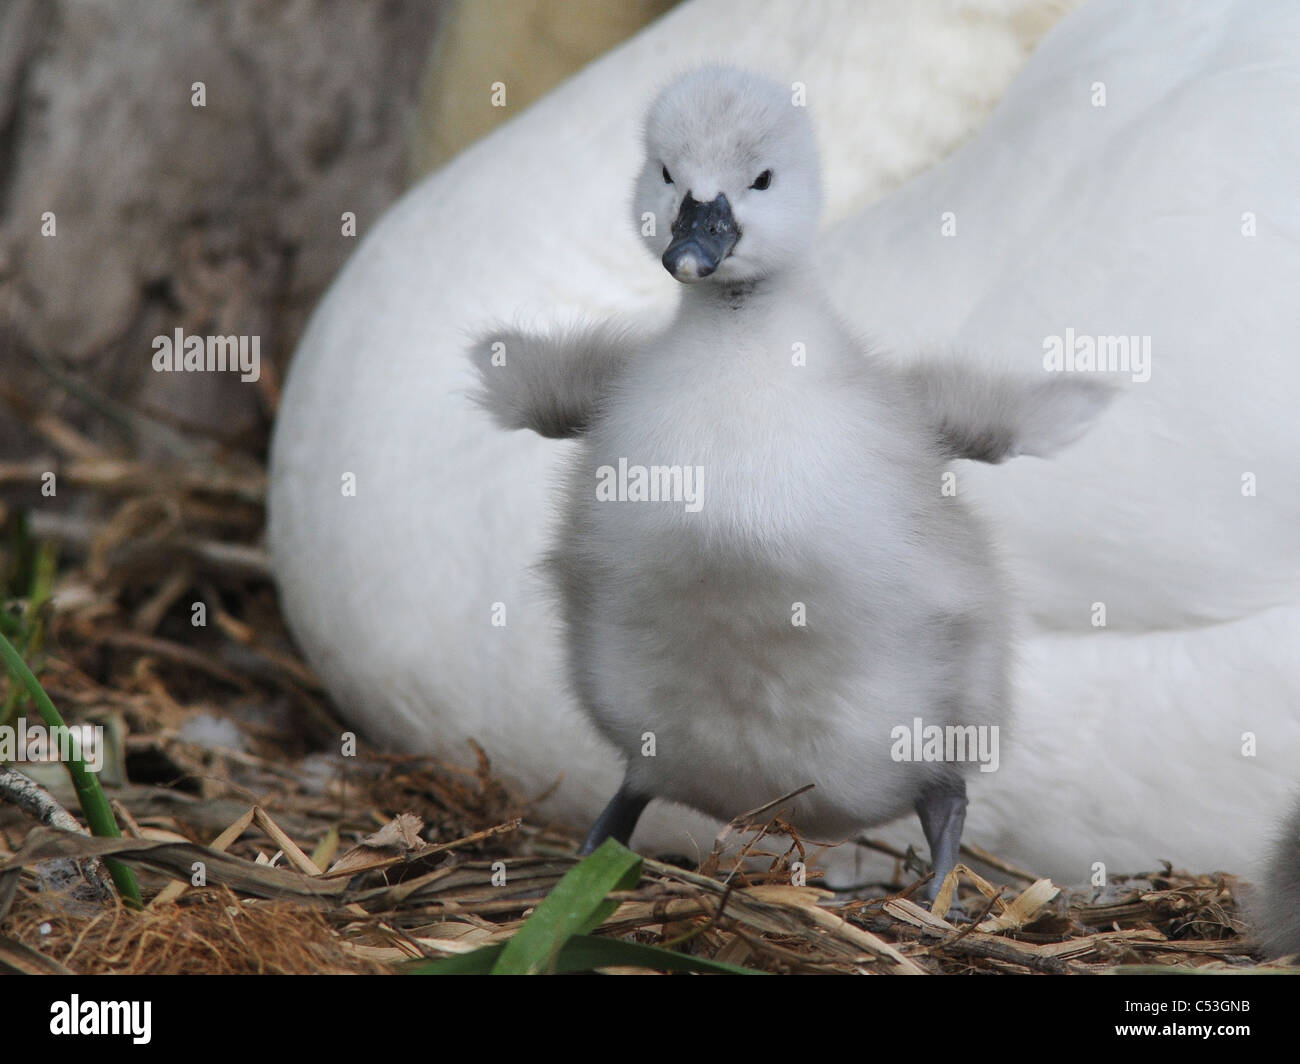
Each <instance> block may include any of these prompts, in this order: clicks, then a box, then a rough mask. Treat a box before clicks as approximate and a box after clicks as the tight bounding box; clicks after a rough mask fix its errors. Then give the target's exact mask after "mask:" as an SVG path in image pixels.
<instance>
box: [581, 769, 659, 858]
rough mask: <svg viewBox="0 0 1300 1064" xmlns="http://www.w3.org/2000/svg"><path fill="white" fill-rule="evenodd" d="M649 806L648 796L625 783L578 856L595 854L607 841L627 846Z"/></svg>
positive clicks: (597, 820) (598, 821)
mask: <svg viewBox="0 0 1300 1064" xmlns="http://www.w3.org/2000/svg"><path fill="white" fill-rule="evenodd" d="M649 804H650V798H649V797H648V796H647V795H644V794H637V793H636V792H635V791H633V790H631V789H630V788H629V787H628V785H627V783H626V782H624V784H623V786H621V787H620V788H619V789H618V792H617V793H616V794H615V795H614V797H613V798H611V799H610V800H609V805H607V806H605V808H604V810H603V811H602V812H601V814H600V816H598V817H597V818H596V822H595V823H594V824H592V826H591V830H590V831H589V832H587V837H586V839H585V840H584V841H583V843H582V849H580V850H579V851H578V856H579V857H586V856H587V855H588V854H589V853H594V852H595V850H596V849H597V848H598V847H599V846H600V844H601V843H602V842H604V841H605V840H606V839H618V841H619V842H621V843H622V844H623V845H624V846H626V845H627V842H628V839H630V838H631V837H632V832H634V831H635V830H636V823H637V821H638V820H640V819H641V814H642V812H644V810H645V807H646V806H647V805H649Z"/></svg>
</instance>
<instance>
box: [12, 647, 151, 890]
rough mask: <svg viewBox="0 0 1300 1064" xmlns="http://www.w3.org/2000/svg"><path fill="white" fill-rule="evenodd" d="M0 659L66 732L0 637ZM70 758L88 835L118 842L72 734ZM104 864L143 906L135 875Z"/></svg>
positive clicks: (50, 721)
mask: <svg viewBox="0 0 1300 1064" xmlns="http://www.w3.org/2000/svg"><path fill="white" fill-rule="evenodd" d="M0 657H3V658H4V660H5V664H6V665H7V666H8V667H9V673H10V675H11V676H13V678H14V680H15V682H18V683H21V684H23V686H25V687H26V688H27V691H28V693H29V694H30V695H31V696H32V701H33V702H35V703H36V708H37V710H38V711H39V712H40V714H41V717H42V718H43V719H44V721H45V726H46V727H47V728H49V729H50V730H51V732H53V733H55V734H57V732H55V729H65V730H66V728H67V725H66V724H64V723H63V717H61V716H60V715H59V711H58V710H57V709H55V708H54V703H53V702H51V701H50V696H49V695H47V694H46V693H45V688H43V687H42V686H41V684H40V681H39V680H37V679H36V676H35V675H34V674H33V673H32V670H31V669H29V668H28V667H27V662H25V661H23V658H22V655H21V654H19V653H18V651H17V650H15V649H14V646H13V644H12V643H10V642H9V640H8V639H6V638H5V636H4V634H3V633H0ZM72 750H73V754H72V757H71V758H69V759H68V761H67V769H68V775H69V776H71V777H72V786H73V787H74V788H75V789H76V792H77V800H78V801H79V802H80V803H81V811H82V812H83V813H85V815H86V821H87V822H88V823H89V824H90V831H91V834H93V835H100V836H102V837H105V838H113V839H116V838H120V837H121V834H122V833H121V832H120V831H119V830H118V828H117V820H116V819H114V817H113V810H112V809H111V808H110V806H109V804H108V796H107V795H106V794H104V788H103V787H101V786H100V785H99V779H98V778H97V777H96V776H95V774H94V773H93V772H91V771H90V770H89V769H88V768H86V763H85V762H84V761H83V760H82V758H81V749H80V746H79V744H78V743H77V741H76V738H75V733H74V737H73V742H72ZM104 864H105V865H107V866H108V871H109V873H110V874H111V875H112V877H113V882H114V883H115V884H116V886H117V891H118V893H119V894H120V895H121V896H122V899H123V900H124V901H126V902H127V904H129V905H134V906H136V907H137V908H141V907H143V905H144V902H143V900H142V899H141V897H140V887H139V884H137V883H136V879H135V873H134V872H132V871H131V869H129V868H128V867H127V866H126V865H124V864H122V863H121V862H120V861H113V860H108V859H106V860H105V861H104Z"/></svg>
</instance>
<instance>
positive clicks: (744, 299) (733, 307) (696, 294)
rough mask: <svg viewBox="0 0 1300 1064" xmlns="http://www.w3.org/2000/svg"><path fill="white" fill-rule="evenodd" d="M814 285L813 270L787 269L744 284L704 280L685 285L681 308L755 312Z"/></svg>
mask: <svg viewBox="0 0 1300 1064" xmlns="http://www.w3.org/2000/svg"><path fill="white" fill-rule="evenodd" d="M814 285H815V281H814V279H813V277H812V275H811V271H809V270H808V269H806V268H802V269H801V268H788V269H784V270H781V271H779V272H776V273H769V274H764V275H763V276H762V277H754V278H750V279H748V280H743V281H701V282H699V283H697V284H690V285H683V286H682V287H683V289H684V292H683V294H682V309H683V310H689V311H691V312H693V313H696V314H700V313H703V314H710V315H711V314H724V315H731V314H735V313H738V312H740V313H744V312H748V313H755V312H760V313H761V312H762V311H765V310H767V309H769V308H771V307H772V306H773V304H775V303H777V302H779V301H781V300H783V299H788V298H789V297H790V296H791V295H794V294H797V293H803V294H809V293H810V292H811V290H812V288H813V286H814Z"/></svg>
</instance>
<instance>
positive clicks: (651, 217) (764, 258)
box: [633, 67, 821, 283]
mask: <svg viewBox="0 0 1300 1064" xmlns="http://www.w3.org/2000/svg"><path fill="white" fill-rule="evenodd" d="M645 144H646V160H645V166H644V168H643V170H642V172H641V175H640V177H639V178H638V179H637V183H636V189H635V192H634V194H633V207H634V209H635V212H636V225H637V228H638V230H639V231H640V232H641V234H642V236H643V237H644V238H645V241H646V243H647V245H648V246H649V247H650V248H651V249H652V250H653V251H654V253H655V254H656V255H659V256H661V257H662V261H663V264H664V268H665V269H666V270H668V272H669V273H671V274H672V275H673V276H674V277H675V278H677V280H679V281H682V282H686V283H691V282H695V281H701V280H704V279H705V278H708V279H709V280H711V281H719V282H723V283H730V282H737V281H751V280H756V279H758V278H760V277H764V276H767V275H768V274H771V273H774V272H777V271H779V270H781V269H783V268H785V267H787V266H790V265H792V264H794V263H795V262H797V261H798V260H799V259H800V258H801V257H802V256H803V255H804V253H805V252H806V251H807V250H808V248H809V247H810V246H811V244H812V241H813V237H814V236H815V235H816V231H817V217H818V214H819V212H820V210H821V178H820V174H819V170H818V165H817V144H816V140H815V139H814V137H813V131H812V124H811V123H810V122H809V121H808V116H807V114H806V113H805V109H804V107H803V106H802V105H797V104H796V103H795V102H794V96H793V93H792V91H791V89H789V88H787V87H786V86H783V85H779V84H777V83H776V82H774V81H770V80H768V79H767V78H764V77H760V76H759V75H757V74H751V73H749V72H747V71H743V70H736V69H732V68H729V67H705V68H703V69H701V70H696V71H694V72H693V73H690V74H687V75H686V76H685V77H682V78H680V79H678V80H677V81H675V82H673V84H672V85H670V86H669V87H668V88H667V89H665V90H664V91H663V93H661V94H660V96H659V98H658V99H657V100H656V101H655V102H654V104H653V106H652V107H651V108H650V114H649V116H648V118H647V120H646V131H645Z"/></svg>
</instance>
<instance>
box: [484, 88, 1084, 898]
mask: <svg viewBox="0 0 1300 1064" xmlns="http://www.w3.org/2000/svg"><path fill="white" fill-rule="evenodd" d="M645 143H646V160H645V165H644V168H643V170H642V172H641V174H640V176H639V177H638V179H637V182H636V188H635V194H634V203H633V207H634V214H635V223H636V225H637V228H638V230H639V231H640V232H641V233H642V235H643V236H644V237H645V239H646V241H647V243H648V244H649V245H650V247H651V248H652V249H653V251H654V252H655V254H656V255H658V256H660V258H661V261H662V263H663V265H664V267H665V268H666V269H667V271H668V272H669V273H670V274H671V275H672V276H673V277H674V278H676V279H677V280H678V281H680V282H682V286H683V288H682V300H681V304H680V307H679V309H678V311H677V314H676V316H675V318H674V319H673V321H672V323H671V324H670V325H669V327H668V328H667V329H666V330H665V331H664V332H662V333H660V334H658V335H655V336H651V337H638V336H636V335H634V334H633V333H631V332H630V331H628V330H626V329H624V328H621V327H619V326H617V325H612V324H597V325H593V326H590V327H580V328H574V329H570V330H568V331H565V332H560V333H554V334H550V335H531V334H526V333H523V332H520V331H518V330H498V331H496V332H494V333H492V334H491V335H488V336H486V337H485V338H484V340H483V341H482V342H481V343H480V344H477V345H476V346H475V348H474V352H473V354H474V359H475V362H476V365H477V366H478V369H479V372H480V376H481V379H482V383H483V392H482V394H481V395H480V396H479V400H480V402H481V403H482V404H483V405H484V406H485V407H486V409H487V410H488V411H489V412H490V413H491V414H492V416H493V417H494V418H495V419H496V420H497V421H498V422H499V423H500V424H501V425H503V426H505V427H507V428H530V429H533V430H534V431H536V432H538V433H540V434H542V435H543V436H550V437H580V438H581V445H580V449H579V451H578V453H577V454H576V456H575V459H574V461H573V463H572V465H571V467H570V469H569V471H568V478H567V484H566V489H567V491H566V495H567V498H566V501H565V503H564V506H563V510H562V513H561V515H560V519H559V524H558V530H557V535H556V538H555V547H554V550H553V551H552V553H551V555H550V559H549V567H550V570H551V573H552V575H553V578H554V582H555V585H556V587H557V588H558V590H559V596H560V602H561V607H562V613H563V617H564V621H565V625H566V631H567V648H568V661H569V670H570V679H571V682H572V685H573V687H574V689H575V692H576V694H577V697H578V699H579V701H580V703H581V705H582V706H583V708H584V709H585V711H586V712H587V713H588V714H589V715H590V717H591V719H592V720H593V721H594V722H595V724H596V725H597V727H598V728H599V729H600V730H601V731H602V732H603V733H604V734H605V735H606V736H607V737H608V738H609V739H610V740H611V741H612V742H613V743H614V744H615V745H616V746H617V747H618V748H619V749H620V750H622V751H623V752H624V754H625V755H626V757H627V770H626V775H625V777H624V781H623V785H622V787H621V788H620V790H619V791H618V793H617V794H616V795H615V796H614V798H613V800H612V801H611V802H610V804H609V806H608V807H607V808H606V810H605V811H604V813H602V814H601V816H600V818H599V819H598V820H597V822H596V824H595V826H594V827H593V828H592V830H591V833H590V835H589V836H588V838H587V841H586V843H585V846H584V850H585V851H590V850H591V849H593V848H594V847H595V846H596V845H598V844H599V843H600V842H601V841H603V840H604V839H605V838H607V837H610V836H613V837H615V838H618V839H620V840H621V841H624V842H626V841H628V839H629V838H630V836H631V834H632V831H633V829H634V828H635V826H636V822H637V819H638V817H639V816H640V814H641V811H642V810H643V809H644V808H645V806H646V804H647V803H648V802H649V801H650V800H651V799H652V798H667V799H671V800H674V801H677V802H682V803H685V804H686V805H690V806H693V807H695V808H697V809H700V810H703V811H704V812H707V813H710V814H712V815H714V816H716V817H719V818H722V819H724V820H725V819H728V818H731V817H734V816H735V815H737V814H738V813H741V812H743V811H745V810H747V809H750V808H754V807H757V806H760V805H762V804H764V803H766V802H768V801H770V800H772V799H774V798H778V797H780V796H781V795H783V794H787V793H789V792H791V791H794V790H796V789H798V788H799V787H801V786H803V785H804V784H807V783H813V784H815V786H814V788H813V789H812V790H811V791H808V792H806V793H805V794H804V795H802V796H800V797H799V799H798V800H797V804H796V805H795V806H794V811H793V816H792V819H793V822H794V823H795V824H796V825H797V827H798V828H799V830H800V831H801V832H802V833H803V834H804V835H805V837H812V838H818V839H828V840H829V839H843V838H846V837H848V836H850V835H851V834H852V833H854V832H856V831H857V830H859V829H861V828H864V827H868V826H872V825H876V824H880V823H883V822H885V821H888V820H891V819H893V818H895V817H897V816H899V815H901V814H902V813H904V812H906V811H907V809H908V808H915V809H916V810H917V812H918V813H919V815H920V818H921V824H922V827H923V829H924V831H925V835H926V839H927V842H928V843H929V846H930V851H931V859H932V863H933V865H934V870H935V876H934V879H933V880H932V882H931V883H930V885H929V891H930V895H931V896H933V895H934V893H935V892H937V889H938V887H939V884H940V882H941V880H942V879H943V877H944V875H945V874H946V873H947V872H948V871H949V870H950V869H951V868H952V866H953V864H954V862H955V860H956V857H957V850H958V846H959V843H960V837H961V829H962V823H963V821H964V818H965V808H966V788H965V782H964V779H963V776H962V770H963V769H964V768H966V767H968V766H969V764H970V763H971V762H972V760H973V759H975V757H976V756H977V753H976V751H977V749H984V750H986V751H987V750H988V749H990V748H992V749H996V747H994V746H993V743H996V741H997V732H996V731H995V730H993V729H998V728H1000V727H1002V725H1003V724H1004V723H1005V722H1006V720H1007V717H1008V681H1007V672H1008V653H1009V628H1010V625H1009V606H1008V598H1007V593H1006V591H1005V589H1004V582H1003V579H1002V577H1001V576H1000V574H999V571H998V567H997V564H996V562H995V559H994V555H993V551H992V549H991V547H990V543H989V539H988V537H987V535H986V534H985V532H984V530H983V529H982V528H981V527H980V525H979V524H978V523H977V522H976V520H975V519H974V517H973V516H972V515H971V513H970V512H969V511H968V509H967V508H966V506H965V505H964V504H963V502H962V501H961V499H960V498H959V497H958V495H957V494H956V493H955V492H954V491H953V486H954V484H955V480H954V479H953V477H952V475H951V471H950V470H948V468H947V464H948V462H949V461H950V460H952V459H956V458H974V459H978V460H981V461H986V462H1000V461H1002V460H1003V459H1006V458H1010V457H1013V456H1015V455H1020V454H1033V455H1045V454H1048V453H1050V452H1051V451H1053V450H1055V449H1056V448H1057V447H1060V446H1062V445H1064V444H1065V443H1067V442H1069V441H1070V440H1072V439H1073V438H1075V437H1076V436H1077V435H1079V434H1080V433H1081V432H1082V431H1083V428H1084V426H1085V425H1086V423H1087V422H1088V421H1089V419H1090V418H1091V417H1092V416H1093V415H1094V414H1096V413H1097V412H1098V411H1099V410H1100V409H1101V407H1102V406H1103V405H1104V404H1105V402H1106V401H1107V398H1108V395H1109V393H1108V391H1107V390H1106V389H1105V388H1103V387H1101V386H1099V385H1097V384H1096V383H1094V382H1092V381H1089V380H1079V379H1074V378H1068V377H1063V376H1059V375H1058V376H1053V377H1044V378H1043V379H1039V380H1025V379H1019V378H1012V377H1007V378H998V377H990V376H987V375H984V374H977V373H974V372H971V371H968V370H966V369H964V368H963V367H961V366H960V365H958V364H956V363H939V364H932V365H921V366H919V367H911V368H907V369H900V368H896V367H894V366H892V365H891V364H889V363H888V362H886V361H884V360H882V359H881V358H879V357H877V356H875V355H872V354H871V353H869V352H868V351H867V350H866V349H865V348H864V346H863V345H862V344H861V343H859V342H858V341H857V340H856V339H854V338H853V337H852V336H850V335H849V334H848V333H847V332H846V330H845V329H844V328H843V327H842V326H841V325H840V323H839V322H838V321H837V320H836V318H835V315H834V314H833V313H832V312H831V310H830V309H829V306H828V304H827V302H826V300H825V298H824V297H823V294H822V291H821V287H820V285H819V282H818V277H817V274H816V271H815V266H816V259H817V254H816V249H815V238H816V225H817V217H818V211H819V199H820V189H819V176H818V163H817V151H816V145H815V141H814V138H813V132H812V128H811V125H810V123H809V121H808V118H807V116H806V114H805V111H804V109H803V108H802V107H800V106H796V105H795V103H794V101H793V100H792V97H791V94H790V93H789V92H788V91H787V90H786V89H785V88H783V87H782V86H780V85H778V84H775V83H773V82H769V81H767V80H766V79H763V78H760V77H757V76H755V75H752V74H749V73H745V72H742V71H738V70H733V69H727V68H706V69H703V70H699V71H696V72H694V73H691V74H689V75H687V76H685V77H683V78H681V79H680V80H679V81H677V82H675V83H674V84H673V85H671V86H670V87H669V88H668V89H667V90H666V91H665V92H664V93H663V94H662V95H661V96H660V97H659V98H658V100H657V101H656V102H655V103H654V105H653V106H652V108H651V110H650V113H649V118H648V122H647V128H646V136H645ZM918 283H920V279H918ZM863 296H864V298H868V299H869V298H870V293H869V292H868V293H864V294H863ZM917 720H919V721H920V722H921V725H920V727H921V728H928V727H931V726H937V727H938V728H940V729H949V731H946V732H944V733H943V734H944V735H945V737H946V738H948V739H949V740H950V741H949V742H948V744H947V745H946V747H943V746H942V744H941V746H940V748H938V752H937V753H936V748H934V747H926V746H918V747H915V748H913V747H912V744H911V743H910V741H904V739H903V738H902V737H903V736H904V734H905V733H906V735H907V737H908V739H910V737H911V736H912V735H914V734H916V729H915V728H914V722H915V721H917ZM957 729H966V730H962V731H958V730H957ZM974 729H985V731H983V732H977V731H975V730H974ZM930 734H934V733H930ZM990 737H991V741H989V740H990ZM957 738H960V740H961V742H960V744H956V743H954V742H953V741H952V740H954V739H957ZM981 741H983V742H984V745H983V747H980V745H979V744H980V742H981ZM963 751H964V752H963ZM984 767H995V766H992V765H990V764H988V763H987V759H986V764H985V766H984Z"/></svg>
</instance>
